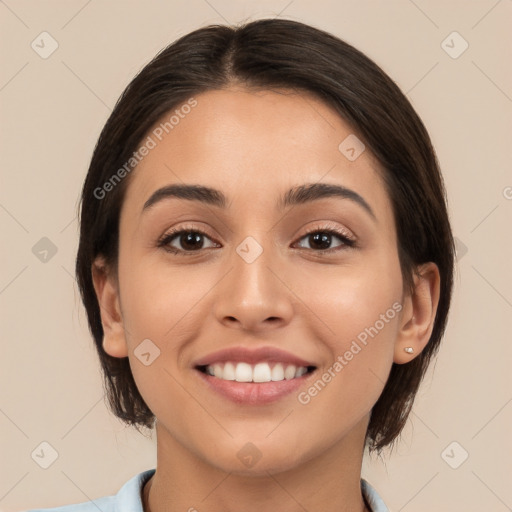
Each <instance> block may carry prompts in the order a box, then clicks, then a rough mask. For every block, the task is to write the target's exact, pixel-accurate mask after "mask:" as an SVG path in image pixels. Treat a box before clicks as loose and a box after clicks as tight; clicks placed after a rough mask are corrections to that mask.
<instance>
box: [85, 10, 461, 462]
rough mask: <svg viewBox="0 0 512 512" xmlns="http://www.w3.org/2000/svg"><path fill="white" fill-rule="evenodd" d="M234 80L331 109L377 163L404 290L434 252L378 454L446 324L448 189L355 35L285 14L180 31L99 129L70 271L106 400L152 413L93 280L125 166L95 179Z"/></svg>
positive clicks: (375, 422) (116, 213)
mask: <svg viewBox="0 0 512 512" xmlns="http://www.w3.org/2000/svg"><path fill="white" fill-rule="evenodd" d="M230 86H242V87H244V88H246V89H248V90H254V91H256V90H259V91H263V90H272V89H279V90H288V91H290V92H297V93H300V92H307V93H310V94H313V95H315V97H317V98H319V99H320V100H322V101H323V102H324V103H325V104H327V105H328V106H330V107H331V108H332V109H334V110H335V111H336V112H338V113H339V115H340V117H341V118H342V119H343V120H344V121H345V122H347V123H348V124H349V125H350V126H351V129H353V130H354V133H356V134H357V136H358V137H359V138H360V139H361V140H362V141H363V142H364V144H365V145H366V147H367V148H368V149H369V150H370V151H371V153H372V154H373V155H374V156H375V157H376V158H377V160H378V161H379V162H380V164H381V166H382V168H383V170H384V172H383V179H384V182H385V185H386V189H387V192H388V194H389V197H390V199H391V202H392V207H393V214H394V221H395V226H396V230H397V238H398V242H397V245H398V247H397V251H398V255H399V260H400V266H401V272H402V276H403V281H404V292H407V291H409V290H411V286H412V283H413V275H414V273H415V272H417V269H416V266H418V265H421V264H422V263H426V262H434V263H435V264H436V265H437V266H438V268H439V272H440V278H441V288H440V299H439V304H438V310H437V314H436V318H435V322H434V327H433V331H432V335H431V337H430V340H429V342H428V344H427V345H426V347H425V349H424V350H423V351H422V352H421V354H419V355H418V356H417V357H416V358H414V359H413V360H411V361H410V362H409V363H406V364H396V363H393V365H392V368H391V372H390V375H389V378H388V380H387V382H386V384H385V387H384V389H383V392H382V394H381V396H380V397H379V399H378V401H377V402H376V403H375V405H374V407H373V408H372V413H371V418H370V422H369V425H368V430H367V433H366V439H365V445H367V446H368V447H369V450H370V452H372V451H376V452H377V453H380V452H381V450H382V448H384V447H385V446H387V445H392V443H393V441H394V440H395V439H396V438H397V437H398V436H399V434H400V432H401V430H402V429H403V427H404V425H405V423H406V420H407V418H408V416H409V413H410V411H411V408H412V405H413V401H414V398H415V395H416V392H417V390H418V387H419V385H420V382H421V380H422V379H423V376H424V374H425V372H426V370H427V367H428V365H429V362H430V360H431V358H432V357H433V356H434V355H435V354H436V352H437V350H438V348H439V343H440V341H441V337H442V335H443V333H444V330H445V327H446V322H447V317H448V310H449V307H450V300H451V294H452V285H453V267H454V254H455V249H454V242H453V236H452V232H451V228H450V223H449V217H448V212H447V205H446V192H445V188H444V183H443V179H442V176H441V174H440V171H439V165H438V162H437V158H436V155H435V152H434V149H433V147H432V144H431V141H430V137H429V135H428V133H427V131H426V129H425V127H424V125H423V123H422V121H421V120H420V119H419V117H418V115H417V114H416V112H415V111H414V109H413V107H412V106H411V104H410V103H409V101H408V100H407V98H406V97H405V95H404V94H403V93H402V92H401V91H400V89H399V88H398V87H397V85H396V84H395V83H394V82H393V81H392V80H391V79H390V78H389V77H388V76H387V75H386V74H385V73H384V72H383V71H382V70H381V69H380V68H379V67H378V66H377V65H376V64H375V63H374V62H373V61H371V60H370V59H369V58H368V57H366V56H365V55H364V54H363V53H361V52H360V51H358V50H356V49H355V48H353V47H352V46H351V45H349V44H347V43H346V42H344V41H342V40H340V39H338V38H337V37H335V36H333V35H331V34H329V33H328V32H325V31H322V30H319V29H316V28H313V27H311V26H309V25H306V24H303V23H300V22H295V21H291V20H282V19H260V20H257V21H253V22H249V23H244V24H240V25H239V26H223V25H210V26H207V27H204V28H201V29H198V30H195V31H193V32H191V33H189V34H187V35H185V36H183V37H181V38H180V39H178V40H177V41H175V42H174V43H172V44H171V45H169V46H168V47H167V48H165V49H164V50H162V51H161V52H160V53H159V54H158V55H156V56H155V57H154V58H153V60H152V61H151V62H150V63H149V64H147V65H146V66H145V67H144V68H143V69H142V70H141V71H140V72H139V73H138V75H137V76H136V77H135V78H134V79H133V80H132V81H131V83H130V84H129V85H128V86H127V88H126V90H125V91H124V92H123V94H122V95H121V97H120V99H119V100H118V102H117V104H116V106H115V108H114V110H113V112H112V114H111V115H110V117H109V119H108V121H107V122H106V124H105V126H104V128H103V130H102V132H101V135H100V137H99V140H98V142H97V145H96V147H95V149H94V153H93V156H92V159H91V163H90V167H89V170H88V174H87V177H86V179H85V183H84V186H83V191H82V196H81V202H80V203H81V204H79V205H78V208H79V215H80V241H79V247H78V253H77V258H76V274H77V280H78V285H79V288H80V293H81V297H82V300H83V303H84V305H85V309H86V311H87V317H88V322H89V328H90V330H91V333H92V335H93V337H94V341H95V343H96V348H97V350H98V354H99V358H100V361H101V365H102V370H103V376H104V388H105V391H106V396H107V398H108V401H109V405H110V408H111V410H112V411H113V413H114V414H115V415H116V416H117V417H119V418H120V419H121V420H122V421H123V422H125V423H126V424H128V425H131V426H135V427H136V428H137V429H138V430H139V431H140V427H147V428H153V427H154V422H155V420H156V418H155V416H154V415H153V413H152V412H151V410H150V409H149V408H148V406H147V405H146V403H145V402H144V400H143V398H142V396H141V395H140V394H139V391H138V389H137V386H136V384H135V381H134V379H133V375H132V372H131V370H130V364H129V359H128V357H125V358H116V357H112V356H109V355H108V354H106V353H105V351H104V350H103V347H102V342H103V328H102V323H101V318H100V309H99V305H98V300H97V297H96V294H95V291H94V286H93V280H92V265H93V261H94V259H95V258H96V257H97V256H98V255H102V256H103V257H104V258H105V261H106V263H107V266H108V267H109V268H110V269H111V270H112V271H113V272H114V275H116V268H117V267H116V263H117V258H118V241H119V219H120V210H121V206H122V203H123V199H124V196H125V191H126V187H127V186H128V184H129V182H130V177H131V174H130V175H127V176H126V177H124V179H122V180H121V181H120V182H119V183H118V184H116V186H114V187H111V188H112V189H111V190H110V191H109V192H108V193H106V194H105V193H102V194H98V190H100V188H101V187H102V186H103V185H104V184H105V183H107V182H108V181H109V179H111V178H112V176H113V175H114V174H115V173H116V171H117V170H118V169H120V168H121V167H122V166H123V164H125V163H126V162H128V161H129V159H130V157H131V156H132V155H133V153H134V151H136V150H137V148H138V146H139V145H140V144H141V142H142V141H143V140H144V137H145V136H146V135H147V133H148V131H149V129H150V128H151V127H152V126H153V125H154V124H155V122H157V121H159V120H160V119H161V117H162V116H163V115H164V114H166V113H169V111H171V110H173V109H175V108H177V107H178V106H180V105H181V104H182V103H184V102H186V101H187V100H189V99H190V98H191V97H192V96H193V95H194V96H195V95H198V94H201V93H203V92H206V91H210V90H220V89H226V88H228V87H230ZM340 142H341V141H340ZM135 171H136V169H135ZM80 208H81V211H80Z"/></svg>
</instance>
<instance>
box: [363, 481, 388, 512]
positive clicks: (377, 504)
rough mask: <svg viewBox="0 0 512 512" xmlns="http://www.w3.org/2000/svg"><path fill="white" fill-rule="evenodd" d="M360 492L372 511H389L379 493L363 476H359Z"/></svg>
mask: <svg viewBox="0 0 512 512" xmlns="http://www.w3.org/2000/svg"><path fill="white" fill-rule="evenodd" d="M361 492H362V493H363V496H364V497H365V499H366V501H367V502H368V504H369V505H370V510H371V511H372V512H390V510H389V508H388V507H387V506H386V504H385V503H384V501H383V500H382V498H381V497H380V496H379V493H378V492H377V491H376V490H375V489H374V488H373V487H372V486H371V485H370V483H369V482H367V481H366V480H365V479H364V478H361Z"/></svg>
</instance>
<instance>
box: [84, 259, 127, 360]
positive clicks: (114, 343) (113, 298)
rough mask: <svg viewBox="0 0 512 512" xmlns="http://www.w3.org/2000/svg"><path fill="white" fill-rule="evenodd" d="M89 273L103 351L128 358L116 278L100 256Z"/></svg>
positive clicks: (113, 355)
mask: <svg viewBox="0 0 512 512" xmlns="http://www.w3.org/2000/svg"><path fill="white" fill-rule="evenodd" d="M91 272H92V280H93V284H94V290H95V292H96V297H97V299H98V304H99V307H100V315H101V324H102V326H103V350H104V351H105V352H106V353H107V354H108V355H110V356H112V357H128V346H127V343H126V338H125V331H124V326H123V318H122V314H121V308H120V303H119V287H118V285H117V282H116V277H115V276H114V274H113V272H111V271H110V270H109V268H108V265H107V264H106V263H105V260H104V258H103V257H102V256H98V257H97V258H96V259H95V260H94V262H93V264H92V267H91Z"/></svg>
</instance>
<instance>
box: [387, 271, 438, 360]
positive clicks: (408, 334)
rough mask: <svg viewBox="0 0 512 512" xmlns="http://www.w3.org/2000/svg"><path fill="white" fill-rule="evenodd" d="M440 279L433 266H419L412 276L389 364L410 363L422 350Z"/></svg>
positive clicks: (429, 325) (436, 298)
mask: <svg viewBox="0 0 512 512" xmlns="http://www.w3.org/2000/svg"><path fill="white" fill-rule="evenodd" d="M439 293H440V275H439V269H438V267H437V265H436V264H435V263H432V262H429V263H425V264H424V265H421V266H420V267H419V268H418V269H417V272H416V274H415V275H414V290H413V292H412V293H411V294H410V295H408V296H407V298H406V299H405V301H404V302H405V304H404V308H403V311H402V317H401V321H400V329H399V332H398V335H397V339H396V343H395V353H394V357H393V362H395V363H397V364H404V363H408V362H409V361H412V360H413V359H414V358H415V357H416V356H418V355H419V354H420V353H421V351H422V350H423V349H424V348H425V347H426V345H427V343H428V342H429V340H430V335H431V334H432V330H433V328H434V321H435V318H436V312H437V306H438V304H439Z"/></svg>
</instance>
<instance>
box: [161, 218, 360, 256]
mask: <svg viewBox="0 0 512 512" xmlns="http://www.w3.org/2000/svg"><path fill="white" fill-rule="evenodd" d="M186 232H194V233H198V234H200V235H203V236H204V237H206V238H208V239H209V240H210V241H211V242H213V243H214V244H219V242H218V241H217V240H216V239H215V237H213V236H211V235H210V234H209V233H208V230H206V229H204V228H200V227H198V226H194V225H180V226H178V227H176V228H172V229H170V230H169V231H166V232H165V233H164V234H163V235H162V236H161V237H160V238H159V239H158V240H157V247H160V248H163V249H164V250H167V251H168V252H171V253H180V254H182V255H184V254H188V255H193V254H199V253H201V252H202V251H204V250H205V249H211V247H206V248H201V249H199V250H197V251H185V250H182V249H176V248H173V249H166V246H168V245H169V244H170V242H171V240H173V239H174V238H176V237H177V236H178V235H180V234H182V233H186ZM321 232H324V233H329V234H330V235H332V236H336V237H338V238H339V239H340V240H341V241H342V242H343V246H344V247H345V248H352V247H356V245H357V238H356V236H355V235H354V234H353V233H352V231H350V230H349V229H347V228H345V227H343V226H341V227H340V226H338V225H336V224H333V223H332V222H328V221H327V222H326V221H324V222H321V221H318V224H316V225H314V226H311V227H309V228H308V229H307V230H306V232H304V233H302V235H301V236H300V237H298V238H296V239H295V241H294V242H293V244H292V245H295V244H296V243H297V242H300V241H301V240H302V239H303V238H306V237H307V236H308V235H310V234H313V233H321ZM309 250H310V251H312V252H313V253H320V254H322V253H332V252H337V251H338V250H340V249H338V248H337V247H333V248H329V249H319V250H313V249H309Z"/></svg>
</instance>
